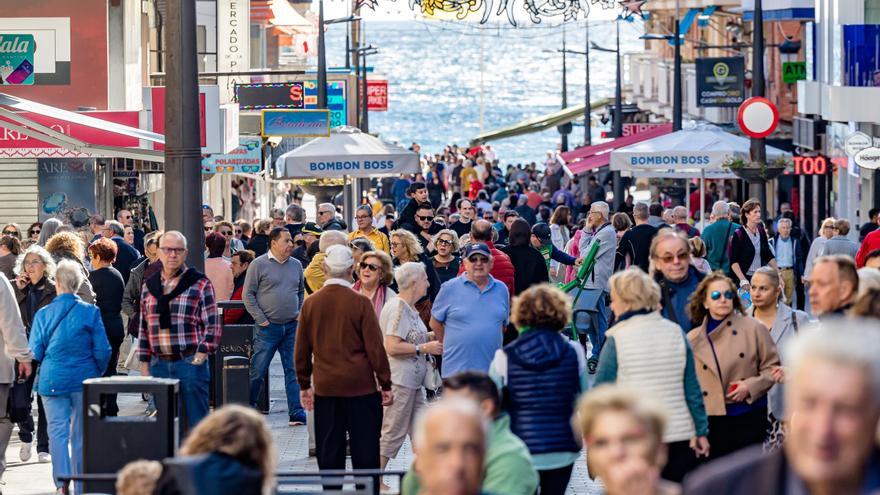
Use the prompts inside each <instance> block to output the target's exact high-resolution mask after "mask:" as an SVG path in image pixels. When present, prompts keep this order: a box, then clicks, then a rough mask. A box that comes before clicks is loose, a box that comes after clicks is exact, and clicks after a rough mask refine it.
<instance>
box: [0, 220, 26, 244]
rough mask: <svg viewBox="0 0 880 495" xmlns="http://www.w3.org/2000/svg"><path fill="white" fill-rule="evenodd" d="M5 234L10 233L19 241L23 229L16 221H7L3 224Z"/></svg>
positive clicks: (9, 234)
mask: <svg viewBox="0 0 880 495" xmlns="http://www.w3.org/2000/svg"><path fill="white" fill-rule="evenodd" d="M2 232H3V235H8V236H12V237H15V238H16V239H18V240H19V241H20V240H21V230H19V229H18V225H16V224H14V223H7V224H6V225H4V226H3V230H2Z"/></svg>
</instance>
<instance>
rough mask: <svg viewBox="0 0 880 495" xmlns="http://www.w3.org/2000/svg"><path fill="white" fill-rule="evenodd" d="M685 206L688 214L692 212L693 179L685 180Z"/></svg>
mask: <svg viewBox="0 0 880 495" xmlns="http://www.w3.org/2000/svg"><path fill="white" fill-rule="evenodd" d="M684 207H685V208H687V211H688V215H690V214H691V180H690V179H685V180H684Z"/></svg>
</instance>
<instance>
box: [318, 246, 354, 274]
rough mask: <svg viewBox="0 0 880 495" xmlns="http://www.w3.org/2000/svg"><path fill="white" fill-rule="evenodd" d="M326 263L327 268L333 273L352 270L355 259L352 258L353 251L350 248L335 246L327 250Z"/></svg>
mask: <svg viewBox="0 0 880 495" xmlns="http://www.w3.org/2000/svg"><path fill="white" fill-rule="evenodd" d="M324 263H326V264H327V268H329V269H330V270H331V271H334V272H340V271H342V270H345V269H347V268H351V266H352V265H353V264H354V257H352V255H351V249H350V248H349V247H348V246H340V245H335V246H330V248H329V249H327V255H326V256H325V257H324Z"/></svg>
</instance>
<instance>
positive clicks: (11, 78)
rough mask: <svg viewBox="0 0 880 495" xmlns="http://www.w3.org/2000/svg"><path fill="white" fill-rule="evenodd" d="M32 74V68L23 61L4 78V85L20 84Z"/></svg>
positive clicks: (28, 63) (27, 62)
mask: <svg viewBox="0 0 880 495" xmlns="http://www.w3.org/2000/svg"><path fill="white" fill-rule="evenodd" d="M33 73H34V66H33V65H31V63H30V62H29V61H27V60H23V61H22V62H21V64H19V65H18V67H17V68H16V69H15V70H14V71H12V73H11V74H9V75H8V76H6V84H21V83H23V82H24V81H25V80H26V79H27V78H28V77H30V75H31V74H33Z"/></svg>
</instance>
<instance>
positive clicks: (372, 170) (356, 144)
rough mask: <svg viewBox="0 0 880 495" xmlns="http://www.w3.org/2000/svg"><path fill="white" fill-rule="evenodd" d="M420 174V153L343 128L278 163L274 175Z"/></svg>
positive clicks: (289, 177) (289, 153) (295, 177)
mask: <svg viewBox="0 0 880 495" xmlns="http://www.w3.org/2000/svg"><path fill="white" fill-rule="evenodd" d="M420 171H421V167H420V165H419V155H418V154H417V153H414V152H412V151H409V150H407V149H404V148H402V147H400V146H397V145H395V144H391V143H386V142H384V141H382V140H381V139H378V138H376V137H373V136H371V135H369V134H364V133H362V132H361V131H360V130H359V129H356V128H354V127H344V126H341V127H336V128H334V129H332V131H331V134H330V136H329V137H321V138H317V139H314V140H312V141H309V142H308V143H306V144H304V145H302V146H300V147H299V148H296V149H294V150H291V151H288V152H287V153H285V154H283V155H281V156H279V157H278V159H277V160H275V173H276V176H277V177H278V178H281V179H312V178H339V177H343V176H345V175H348V176H351V177H382V176H387V175H399V174H415V173H418V172H420Z"/></svg>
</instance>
